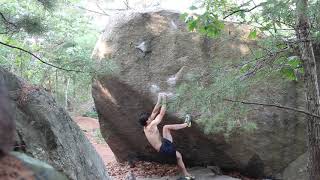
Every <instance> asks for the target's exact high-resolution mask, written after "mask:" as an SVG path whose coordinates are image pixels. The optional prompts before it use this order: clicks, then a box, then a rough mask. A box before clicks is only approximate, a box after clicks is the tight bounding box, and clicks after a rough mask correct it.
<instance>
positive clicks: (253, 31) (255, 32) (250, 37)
mask: <svg viewBox="0 0 320 180" xmlns="http://www.w3.org/2000/svg"><path fill="white" fill-rule="evenodd" d="M248 38H249V39H252V40H254V39H256V38H257V30H256V29H253V30H251V31H250V33H249V35H248Z"/></svg>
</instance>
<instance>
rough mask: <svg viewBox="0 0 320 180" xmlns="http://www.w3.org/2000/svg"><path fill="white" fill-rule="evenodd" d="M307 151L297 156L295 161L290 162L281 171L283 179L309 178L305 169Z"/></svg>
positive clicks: (304, 179)
mask: <svg viewBox="0 0 320 180" xmlns="http://www.w3.org/2000/svg"><path fill="white" fill-rule="evenodd" d="M307 156H308V153H304V154H302V155H301V156H299V157H298V158H297V159H296V160H295V161H293V162H292V163H290V165H289V166H288V167H287V168H286V169H285V170H284V171H283V179H284V180H291V179H299V180H307V179H309V174H308V170H307V164H308V157H307Z"/></svg>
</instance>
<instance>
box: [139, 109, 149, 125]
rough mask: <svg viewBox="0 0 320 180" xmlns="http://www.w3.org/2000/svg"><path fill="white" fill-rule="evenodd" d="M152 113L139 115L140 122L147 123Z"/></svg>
mask: <svg viewBox="0 0 320 180" xmlns="http://www.w3.org/2000/svg"><path fill="white" fill-rule="evenodd" d="M150 115H151V114H150V113H149V112H143V113H140V115H139V123H140V124H141V126H145V125H147V121H148V119H149V117H150Z"/></svg>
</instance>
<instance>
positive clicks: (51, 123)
mask: <svg viewBox="0 0 320 180" xmlns="http://www.w3.org/2000/svg"><path fill="white" fill-rule="evenodd" d="M0 81H2V82H4V85H5V87H7V89H8V91H9V94H10V102H9V105H12V106H13V108H14V113H13V117H14V119H15V123H16V134H17V145H16V150H22V151H24V152H25V153H26V154H28V155H30V156H32V157H33V158H36V159H39V160H40V161H44V162H46V163H48V164H50V165H52V166H53V167H54V168H55V169H56V170H58V171H60V172H62V173H63V174H65V175H67V177H68V178H69V179H79V180H85V179H109V177H108V174H107V172H106V169H105V166H104V163H103V162H102V160H101V158H100V156H99V155H98V154H97V152H96V151H95V150H94V148H93V147H92V145H91V144H90V142H89V141H88V139H87V138H86V137H85V135H84V134H83V133H82V131H81V130H80V128H79V127H78V126H77V125H76V124H75V122H73V120H72V119H71V118H70V116H69V115H68V114H67V112H66V111H65V110H64V109H63V108H61V107H59V106H58V105H57V103H56V102H55V100H54V98H53V97H52V96H51V95H49V94H48V93H47V92H46V91H45V90H43V89H41V88H37V87H35V86H32V85H29V84H28V83H26V82H25V81H23V80H22V79H20V78H18V77H17V76H15V75H14V74H12V73H10V72H8V71H7V70H5V69H3V68H1V67H0Z"/></svg>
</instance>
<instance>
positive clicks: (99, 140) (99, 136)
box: [94, 128, 105, 144]
mask: <svg viewBox="0 0 320 180" xmlns="http://www.w3.org/2000/svg"><path fill="white" fill-rule="evenodd" d="M94 138H95V139H96V141H97V143H98V144H103V143H105V140H104V138H103V136H102V134H101V131H100V129H99V128H98V129H96V130H95V131H94Z"/></svg>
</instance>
